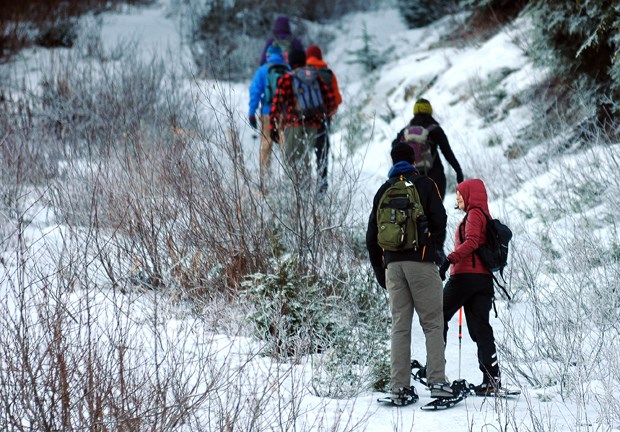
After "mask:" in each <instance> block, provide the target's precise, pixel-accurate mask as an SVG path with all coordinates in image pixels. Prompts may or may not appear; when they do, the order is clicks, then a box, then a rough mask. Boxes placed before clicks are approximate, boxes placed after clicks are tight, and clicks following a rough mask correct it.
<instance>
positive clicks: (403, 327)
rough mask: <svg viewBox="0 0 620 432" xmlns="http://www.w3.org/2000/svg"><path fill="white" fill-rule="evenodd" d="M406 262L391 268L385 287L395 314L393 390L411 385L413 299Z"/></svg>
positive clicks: (393, 321)
mask: <svg viewBox="0 0 620 432" xmlns="http://www.w3.org/2000/svg"><path fill="white" fill-rule="evenodd" d="M403 263H404V262H393V263H390V264H388V267H387V269H386V270H385V284H386V288H387V290H388V294H389V297H390V310H391V311H392V339H391V354H390V356H391V382H390V384H391V387H392V388H393V389H396V388H398V387H409V386H410V385H411V320H412V318H413V299H412V298H411V292H410V291H409V286H408V284H407V279H406V277H405V273H404V271H403Z"/></svg>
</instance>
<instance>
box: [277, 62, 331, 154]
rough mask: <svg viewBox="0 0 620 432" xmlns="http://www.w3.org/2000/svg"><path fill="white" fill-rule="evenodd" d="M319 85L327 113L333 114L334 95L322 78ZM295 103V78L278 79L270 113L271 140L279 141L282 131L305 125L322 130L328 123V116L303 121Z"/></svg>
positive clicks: (287, 75) (290, 76) (284, 77)
mask: <svg viewBox="0 0 620 432" xmlns="http://www.w3.org/2000/svg"><path fill="white" fill-rule="evenodd" d="M319 84H320V85H321V94H322V96H323V103H324V104H325V113H329V112H333V111H334V110H335V109H336V100H335V97H334V93H333V92H332V91H331V89H329V88H328V87H327V85H326V84H325V82H323V80H322V79H321V78H320V77H319ZM295 102H296V101H295V92H294V90H293V76H292V75H291V74H290V73H287V74H284V75H283V76H282V77H280V79H278V86H277V88H276V93H275V95H274V96H273V102H272V104H271V112H270V113H269V132H270V133H271V139H272V140H273V141H276V142H278V141H279V136H278V134H279V131H280V129H286V128H287V127H290V126H304V125H305V126H314V127H317V128H320V127H322V126H323V124H324V122H325V121H326V114H323V115H317V116H314V117H310V118H305V119H303V120H302V119H301V118H300V116H299V113H298V112H297V111H296V110H295Z"/></svg>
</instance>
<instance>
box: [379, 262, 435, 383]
mask: <svg viewBox="0 0 620 432" xmlns="http://www.w3.org/2000/svg"><path fill="white" fill-rule="evenodd" d="M385 277H386V287H387V290H388V293H389V295H390V308H391V310H392V365H391V366H392V377H391V385H392V388H394V389H396V388H398V387H409V386H410V384H411V324H412V320H413V312H414V309H415V311H416V312H417V313H418V316H419V319H420V325H421V326H422V330H423V331H424V335H425V337H426V376H427V381H428V383H429V384H434V383H443V382H445V381H446V360H445V354H444V349H445V346H444V340H443V326H444V323H443V293H442V284H441V279H440V278H439V272H438V271H437V266H436V265H435V264H434V263H431V262H416V261H398V262H391V263H390V264H389V265H388V267H387V270H386V273H385Z"/></svg>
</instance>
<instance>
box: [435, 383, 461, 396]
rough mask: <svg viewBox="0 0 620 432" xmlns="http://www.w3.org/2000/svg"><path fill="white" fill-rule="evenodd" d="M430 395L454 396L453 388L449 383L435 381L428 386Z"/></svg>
mask: <svg viewBox="0 0 620 432" xmlns="http://www.w3.org/2000/svg"><path fill="white" fill-rule="evenodd" d="M429 389H430V390H431V397H433V398H451V397H454V396H455V395H454V390H452V387H450V383H447V382H445V383H435V384H431V385H430V386H429Z"/></svg>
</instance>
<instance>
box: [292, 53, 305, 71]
mask: <svg viewBox="0 0 620 432" xmlns="http://www.w3.org/2000/svg"><path fill="white" fill-rule="evenodd" d="M288 64H289V65H291V68H293V69H295V68H298V67H303V66H305V65H306V53H305V52H304V51H303V50H300V49H298V48H291V49H290V50H289V52H288Z"/></svg>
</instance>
